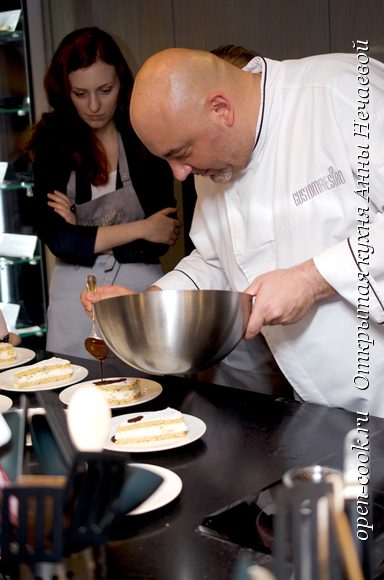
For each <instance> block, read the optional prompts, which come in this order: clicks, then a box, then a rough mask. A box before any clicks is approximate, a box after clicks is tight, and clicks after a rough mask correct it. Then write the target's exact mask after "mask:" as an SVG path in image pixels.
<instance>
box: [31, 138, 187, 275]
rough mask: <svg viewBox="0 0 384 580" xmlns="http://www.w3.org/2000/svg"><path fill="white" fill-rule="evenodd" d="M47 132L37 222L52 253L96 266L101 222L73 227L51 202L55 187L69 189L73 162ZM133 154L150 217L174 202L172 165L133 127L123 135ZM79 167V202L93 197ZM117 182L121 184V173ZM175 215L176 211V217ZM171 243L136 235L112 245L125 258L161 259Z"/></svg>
mask: <svg viewBox="0 0 384 580" xmlns="http://www.w3.org/2000/svg"><path fill="white" fill-rule="evenodd" d="M49 133H50V132H49V131H47V139H46V147H44V149H43V150H41V151H39V154H38V155H37V156H36V160H35V163H34V166H33V172H34V188H33V191H34V208H35V223H36V229H37V234H38V236H39V238H40V239H41V240H42V241H43V242H44V243H45V244H47V246H48V247H49V249H50V250H51V252H52V253H53V254H54V255H55V256H57V257H58V258H61V259H62V260H65V261H66V262H71V263H73V264H79V265H83V266H91V265H92V264H93V262H94V259H95V256H94V253H93V249H94V245H95V239H96V234H97V226H89V227H88V226H73V225H71V224H68V223H67V222H66V221H65V220H64V219H63V218H62V217H61V216H60V215H58V214H57V213H56V212H54V211H53V209H52V208H50V207H49V206H48V205H47V201H48V198H47V193H53V191H54V190H55V189H56V190H58V191H61V192H62V193H66V192H67V183H68V180H69V176H70V173H71V170H72V167H73V161H72V159H71V158H70V157H69V156H68V154H67V155H66V154H65V152H63V150H62V148H61V147H60V144H57V137H56V136H53V135H49ZM121 136H122V140H123V143H124V148H125V152H126V155H127V159H128V166H129V174H130V177H131V180H132V185H133V187H134V189H135V192H136V194H137V196H138V198H139V201H140V203H141V206H142V208H143V210H144V213H145V216H146V217H148V216H149V215H152V214H154V213H156V212H158V211H160V210H161V209H163V208H165V207H175V205H176V202H175V199H174V197H173V176H172V172H171V169H170V167H169V166H168V164H167V163H166V162H165V161H163V160H162V159H159V158H158V157H155V156H153V155H152V154H151V153H150V152H149V151H148V150H147V149H145V148H144V147H143V146H142V145H141V143H140V141H139V139H138V137H137V136H136V134H135V133H134V131H133V129H132V128H129V130H128V131H126V132H124V134H123V133H122V134H121ZM79 174H80V172H79V171H78V172H77V178H76V203H79V204H80V203H84V202H86V201H88V200H90V199H91V186H90V184H89V183H88V184H87V183H82V182H81V176H80V175H79ZM117 187H119V177H118V183H117ZM174 216H175V214H172V217H174ZM168 248H169V246H168V245H167V244H155V243H152V242H148V241H146V240H136V241H134V242H131V243H129V244H125V245H124V246H118V247H116V248H114V249H113V253H114V256H115V258H116V259H117V260H118V261H119V262H121V263H128V262H146V263H156V262H158V261H159V260H158V257H159V256H162V255H163V254H165V253H166V251H167V250H168Z"/></svg>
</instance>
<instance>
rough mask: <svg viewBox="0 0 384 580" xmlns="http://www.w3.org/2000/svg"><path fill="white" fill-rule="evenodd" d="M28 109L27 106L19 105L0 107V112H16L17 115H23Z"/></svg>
mask: <svg viewBox="0 0 384 580" xmlns="http://www.w3.org/2000/svg"><path fill="white" fill-rule="evenodd" d="M30 110H31V109H30V108H29V107H19V108H17V109H0V113H17V114H18V115H19V117H24V115H27V114H28V113H29V111H30Z"/></svg>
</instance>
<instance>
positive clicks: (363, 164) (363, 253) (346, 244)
mask: <svg viewBox="0 0 384 580" xmlns="http://www.w3.org/2000/svg"><path fill="white" fill-rule="evenodd" d="M374 70H375V67H374V66H372V63H371V66H370V89H371V93H370V102H369V111H370V112H369V129H366V130H364V131H363V133H364V137H362V136H358V137H355V138H354V137H353V136H352V137H351V136H350V139H349V142H351V141H353V139H354V140H355V142H356V143H357V144H358V150H357V153H356V152H355V154H354V155H353V157H352V156H351V167H352V171H353V173H354V176H355V182H356V190H355V192H354V193H353V192H351V195H355V196H356V234H355V235H353V236H351V237H350V238H348V239H346V240H344V241H342V242H340V243H338V244H337V245H335V246H332V247H330V248H328V249H327V250H325V251H324V252H322V253H321V254H319V255H318V256H316V257H315V258H314V261H315V264H316V267H317V269H318V270H319V272H320V274H321V275H322V276H323V278H325V280H327V282H328V283H329V284H330V285H331V286H332V287H333V288H334V289H335V290H336V291H337V292H338V293H339V294H340V295H341V296H343V298H345V299H346V300H347V301H348V302H349V303H351V304H353V305H354V307H356V308H357V309H359V310H360V311H363V312H368V311H369V316H370V317H371V318H372V320H374V321H376V322H378V323H381V324H383V323H384V261H383V256H384V215H383V210H384V147H383V138H384V91H383V89H382V87H383V80H384V79H383V76H384V73H383V71H381V76H380V77H379V76H376V75H375V74H374ZM380 79H381V85H380V84H379V82H378V81H380ZM375 84H376V86H375ZM356 119H358V116H357V114H356ZM361 122H363V121H361ZM366 123H367V121H366ZM351 133H352V131H351Z"/></svg>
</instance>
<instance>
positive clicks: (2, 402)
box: [0, 395, 13, 413]
mask: <svg viewBox="0 0 384 580" xmlns="http://www.w3.org/2000/svg"><path fill="white" fill-rule="evenodd" d="M12 405H13V401H12V399H10V398H9V397H6V396H5V395H0V413H5V412H6V411H8V409H10V408H11V407H12Z"/></svg>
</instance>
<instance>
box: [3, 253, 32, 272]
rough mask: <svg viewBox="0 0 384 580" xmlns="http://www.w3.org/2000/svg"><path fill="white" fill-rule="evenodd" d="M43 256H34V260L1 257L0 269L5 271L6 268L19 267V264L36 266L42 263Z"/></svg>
mask: <svg viewBox="0 0 384 580" xmlns="http://www.w3.org/2000/svg"><path fill="white" fill-rule="evenodd" d="M40 260H41V256H33V258H8V257H7V256H0V269H1V270H2V269H4V268H5V267H6V266H17V265H19V264H31V266H35V265H36V264H37V263H38V262H40Z"/></svg>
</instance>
